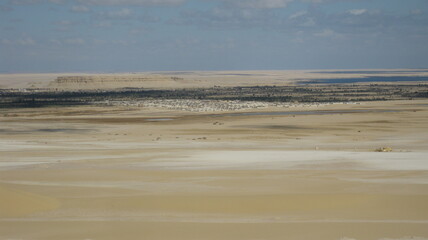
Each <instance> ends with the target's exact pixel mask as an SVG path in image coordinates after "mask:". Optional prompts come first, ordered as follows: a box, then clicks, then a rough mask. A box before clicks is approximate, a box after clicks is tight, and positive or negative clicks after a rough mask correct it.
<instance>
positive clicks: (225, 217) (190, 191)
mask: <svg viewBox="0 0 428 240" xmlns="http://www.w3.org/2000/svg"><path fill="white" fill-rule="evenodd" d="M0 111H1V114H0V240H6V239H10V240H12V239H13V240H17V239H22V240H27V239H28V240H33V239H37V240H38V239H40V240H51V239H52V240H54V239H64V240H67V239H73V240H74V239H82V240H83V239H154V240H156V239H159V240H169V239H171V240H201V239H216V240H217V239H218V240H220V239H221V240H229V239H230V240H239V239H242V240H244V239H245V240H248V239H252V240H256V239H257V240H261V239H272V240H273V239H278V240H280V239H281V240H282V239H290V240H312V239H313V240H411V239H412V240H427V239H428V157H427V156H428V147H427V143H428V134H427V132H428V123H427V117H428V101H427V100H417V101H416V100H415V101H389V102H367V103H361V104H331V105H321V106H308V105H303V106H297V107H294V108H291V107H285V106H276V107H275V106H271V107H266V108H259V109H255V110H240V111H241V112H259V113H263V114H259V115H254V114H243V115H237V114H229V113H227V112H215V113H206V112H205V113H197V112H190V111H183V110H180V111H179V110H167V109H164V108H160V107H157V108H154V107H144V106H139V107H124V106H110V107H97V106H79V107H60V108H57V107H47V108H38V109H24V108H22V109H1V110H0ZM272 112H276V113H275V114H273V113H272ZM278 112H279V113H278ZM285 112H289V113H285ZM290 112H291V113H290ZM235 113H236V112H235ZM381 147H391V148H392V149H393V151H392V152H375V150H376V149H377V148H381Z"/></svg>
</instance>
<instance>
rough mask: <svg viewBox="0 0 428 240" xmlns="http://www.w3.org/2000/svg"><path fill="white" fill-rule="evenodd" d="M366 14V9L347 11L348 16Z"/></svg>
mask: <svg viewBox="0 0 428 240" xmlns="http://www.w3.org/2000/svg"><path fill="white" fill-rule="evenodd" d="M366 12H367V9H351V10H349V11H348V13H349V14H352V15H355V16H358V15H361V14H364V13H366Z"/></svg>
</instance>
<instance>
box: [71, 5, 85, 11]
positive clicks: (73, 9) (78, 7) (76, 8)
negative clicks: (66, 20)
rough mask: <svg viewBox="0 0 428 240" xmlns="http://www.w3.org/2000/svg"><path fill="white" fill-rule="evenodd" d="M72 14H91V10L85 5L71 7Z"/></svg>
mask: <svg viewBox="0 0 428 240" xmlns="http://www.w3.org/2000/svg"><path fill="white" fill-rule="evenodd" d="M71 11H72V12H89V8H88V7H86V6H83V5H76V6H73V7H71Z"/></svg>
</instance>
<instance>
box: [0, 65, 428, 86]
mask: <svg viewBox="0 0 428 240" xmlns="http://www.w3.org/2000/svg"><path fill="white" fill-rule="evenodd" d="M334 71H335V70H281V71H279V70H278V71H185V72H142V73H114V74H112V73H109V74H106V73H28V74H26V73H22V74H0V88H15V89H17V88H20V89H25V88H30V89H31V88H52V89H59V90H79V89H113V88H124V87H144V88H155V89H176V88H203V87H214V86H222V87H235V86H288V85H291V84H294V83H296V82H297V81H302V80H310V79H323V78H324V79H331V78H333V79H334V78H362V77H365V76H428V71H423V70H422V69H421V70H420V71H418V70H414V71H413V72H411V71H409V69H394V70H391V69H376V70H374V69H370V70H367V71H371V72H373V71H381V72H379V73H364V71H365V70H364V69H363V70H358V71H363V72H362V73H358V72H355V70H350V71H351V73H332V72H334ZM339 71H343V70H339ZM391 71H392V72H391ZM394 71H395V72H394ZM400 71H403V72H400ZM320 72H324V73H322V74H320ZM70 76H79V77H95V78H104V79H103V81H100V82H95V83H85V84H76V83H66V84H55V83H54V81H55V79H57V77H70ZM115 78H122V80H115ZM132 78H146V80H145V81H144V83H142V82H140V81H137V82H136V81H132V80H131V81H130V79H132ZM171 78H172V79H171ZM123 80H125V81H123ZM384 84H387V83H384Z"/></svg>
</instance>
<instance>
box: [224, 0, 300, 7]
mask: <svg viewBox="0 0 428 240" xmlns="http://www.w3.org/2000/svg"><path fill="white" fill-rule="evenodd" d="M292 1H294V0H224V1H223V2H225V3H226V4H227V5H231V6H236V7H240V8H257V9H273V8H284V7H286V6H287V5H288V3H290V2H292Z"/></svg>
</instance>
